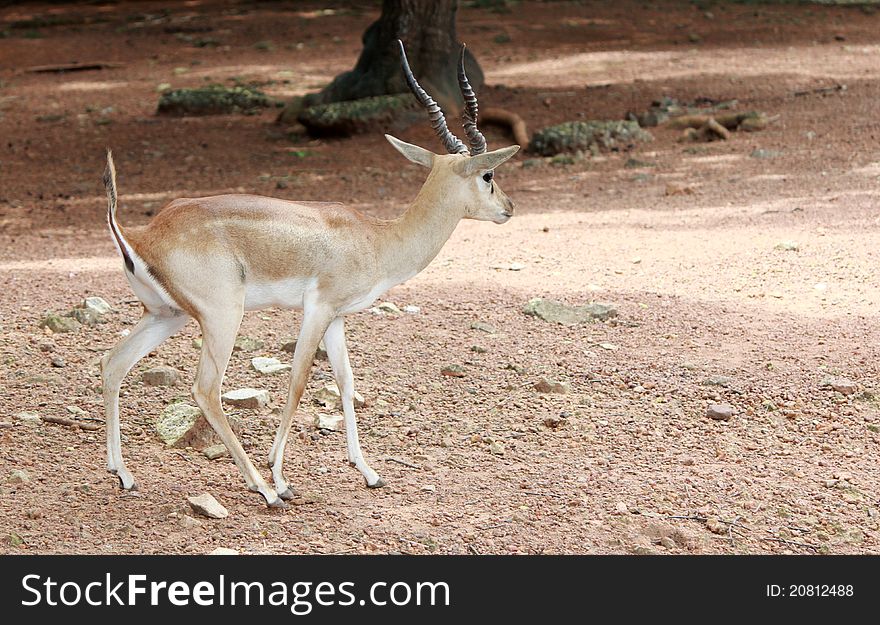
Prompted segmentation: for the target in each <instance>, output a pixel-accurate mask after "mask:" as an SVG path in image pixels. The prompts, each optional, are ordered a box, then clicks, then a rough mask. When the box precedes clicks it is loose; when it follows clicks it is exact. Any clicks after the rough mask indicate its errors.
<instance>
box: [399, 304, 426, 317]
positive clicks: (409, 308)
mask: <svg viewBox="0 0 880 625" xmlns="http://www.w3.org/2000/svg"><path fill="white" fill-rule="evenodd" d="M403 312H405V313H406V314H408V315H417V314H419V313H420V312H422V309H421V308H419V307H418V306H413V305H412V304H408V305H406V306H404V307H403Z"/></svg>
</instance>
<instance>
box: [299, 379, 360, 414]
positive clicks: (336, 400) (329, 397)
mask: <svg viewBox="0 0 880 625" xmlns="http://www.w3.org/2000/svg"><path fill="white" fill-rule="evenodd" d="M312 401H314V402H315V403H316V404H319V405H321V406H324V407H325V408H341V406H342V396H341V395H340V393H339V387H338V386H337V385H336V383H331V384H327V385H326V386H324V387H323V388H321V389H319V390H317V391H315V392H314V393H313V394H312ZM366 405H367V402H366V401H365V400H364V397H363V395H361V394H360V393H358V392H357V391H355V392H354V407H355V408H363V407H364V406H366Z"/></svg>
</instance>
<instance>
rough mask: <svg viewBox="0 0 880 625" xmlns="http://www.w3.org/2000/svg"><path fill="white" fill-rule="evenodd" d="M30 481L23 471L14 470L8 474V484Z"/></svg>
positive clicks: (26, 473) (27, 474)
mask: <svg viewBox="0 0 880 625" xmlns="http://www.w3.org/2000/svg"><path fill="white" fill-rule="evenodd" d="M30 481H31V476H30V474H29V473H28V472H27V471H25V470H24V469H15V470H14V471H12V473H10V474H9V483H10V484H24V483H26V482H30Z"/></svg>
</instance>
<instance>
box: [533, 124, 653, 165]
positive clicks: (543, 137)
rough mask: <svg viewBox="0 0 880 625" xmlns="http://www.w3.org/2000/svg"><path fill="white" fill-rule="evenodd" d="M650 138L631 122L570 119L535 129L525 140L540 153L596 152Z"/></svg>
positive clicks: (619, 147)
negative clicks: (528, 139) (530, 137)
mask: <svg viewBox="0 0 880 625" xmlns="http://www.w3.org/2000/svg"><path fill="white" fill-rule="evenodd" d="M652 140H653V137H652V136H651V134H650V133H648V132H646V131H644V130H642V129H641V128H640V127H639V124H638V122H635V121H629V120H612V121H600V120H590V121H573V122H565V123H562V124H557V125H555V126H550V127H548V128H542V129H541V130H539V131H537V132H536V133H535V134H534V135H533V136H532V140H531V141H530V142H529V151H530V152H533V153H535V154H540V155H541V156H553V155H555V154H560V153H563V152H565V153H573V152H578V151H580V152H586V153H598V152H599V151H601V150H614V149H625V148H628V147H631V146H632V145H634V144H635V143H639V142H644V141H652Z"/></svg>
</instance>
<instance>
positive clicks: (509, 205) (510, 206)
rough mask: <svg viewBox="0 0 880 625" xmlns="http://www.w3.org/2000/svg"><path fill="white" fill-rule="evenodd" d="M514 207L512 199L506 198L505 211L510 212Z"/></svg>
mask: <svg viewBox="0 0 880 625" xmlns="http://www.w3.org/2000/svg"><path fill="white" fill-rule="evenodd" d="M514 207H516V204H514V203H513V200H511V199H510V198H507V212H509V213H512V212H513V209H514Z"/></svg>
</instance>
